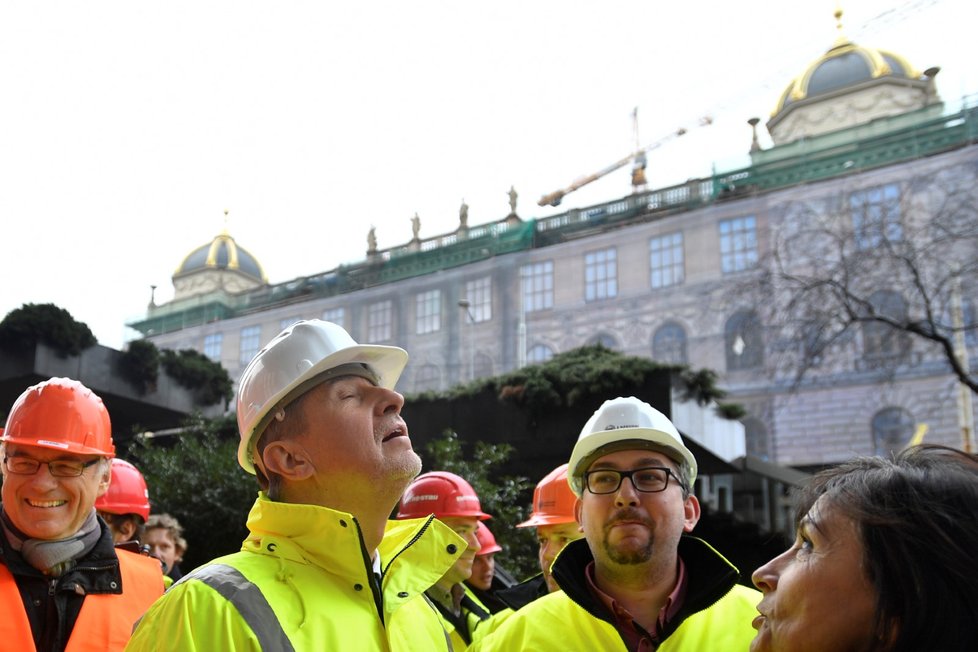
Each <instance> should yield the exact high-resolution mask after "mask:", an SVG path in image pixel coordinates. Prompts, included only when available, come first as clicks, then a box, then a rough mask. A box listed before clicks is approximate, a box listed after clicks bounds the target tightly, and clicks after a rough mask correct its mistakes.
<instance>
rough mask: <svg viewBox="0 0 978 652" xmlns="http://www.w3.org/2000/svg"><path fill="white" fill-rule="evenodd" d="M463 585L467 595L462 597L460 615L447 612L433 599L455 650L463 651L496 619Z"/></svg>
mask: <svg viewBox="0 0 978 652" xmlns="http://www.w3.org/2000/svg"><path fill="white" fill-rule="evenodd" d="M461 586H462V589H463V590H464V591H465V595H464V596H463V598H462V604H461V614H460V615H459V616H458V617H455V616H453V615H452V614H449V613H447V612H446V610H445V608H444V607H443V606H442V605H440V604H438V602H435V601H434V600H432V602H433V603H434V605H435V608H436V609H438V615H439V616H440V617H441V624H442V627H444V628H445V631H447V632H448V636H449V638H450V639H451V641H452V649H453V650H454V652H462V651H463V650H466V649H468V647H469V644H470V643H471V642H472V641H474V640H475V639H477V638H479V637H480V636H481V635H482V634H483V633H484V632H488V631H489V629H490V628H491V625H490V623H492V622H493V619H495V616H494V615H492V614H490V613H489V610H488V609H487V608H486V606H485V605H484V604H483V603H482V601H481V600H479V598H477V597H476V596H475V595H474V594H473V593H472V591H471V590H470V589H469V587H467V586H465V585H464V584H462V585H461Z"/></svg>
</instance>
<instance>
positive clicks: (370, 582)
mask: <svg viewBox="0 0 978 652" xmlns="http://www.w3.org/2000/svg"><path fill="white" fill-rule="evenodd" d="M248 529H249V531H250V534H249V536H248V538H247V539H246V540H245V542H244V544H243V545H242V549H241V551H240V552H237V553H234V554H231V555H227V556H225V557H221V558H219V559H216V560H214V561H213V562H211V563H210V564H208V565H206V566H204V567H202V568H199V569H197V570H195V571H194V572H193V573H190V574H189V575H186V576H184V577H183V578H182V579H181V580H180V581H178V582H176V583H175V584H174V585H173V586H172V587H171V588H170V589H169V590H168V591H167V593H166V595H165V596H164V597H163V599H161V600H159V601H158V602H157V603H156V604H155V605H154V606H153V608H152V609H150V611H149V612H148V613H147V614H146V616H145V617H144V618H143V620H142V621H141V622H140V624H139V627H137V629H136V631H135V633H134V634H133V638H132V641H130V644H129V647H128V648H127V649H128V650H146V651H156V650H181V651H184V650H186V651H188V652H193V651H194V650H200V651H202V652H203V651H205V650H206V651H208V652H210V651H211V650H235V651H236V652H238V651H242V650H254V651H255V652H257V651H258V650H264V651H265V652H269V651H273V650H283V651H286V650H297V651H302V650H446V649H449V648H448V639H447V636H446V633H445V630H444V629H443V628H442V626H441V622H440V619H439V615H438V613H437V612H436V611H435V609H434V607H433V606H432V605H431V604H430V603H429V602H428V600H427V599H426V598H425V596H424V591H425V590H427V589H428V587H430V586H432V585H433V584H434V583H435V582H436V581H437V580H438V579H440V578H441V577H442V575H444V574H445V573H446V572H447V571H448V570H449V568H450V567H451V566H452V565H453V564H454V563H455V560H456V559H457V558H458V557H459V556H460V555H461V554H462V552H463V551H464V550H465V547H466V544H465V541H464V540H463V539H462V538H461V537H459V536H458V535H456V534H455V533H454V532H452V531H451V529H450V528H448V527H447V526H446V525H444V524H443V523H441V522H439V521H436V520H435V519H433V518H430V517H429V518H427V519H410V520H404V521H391V522H389V523H388V525H387V531H386V533H385V536H384V540H383V541H382V542H381V545H380V550H379V552H380V559H381V562H382V564H383V569H382V570H383V580H382V583H381V584H378V582H377V580H376V578H375V575H374V573H373V565H372V562H371V560H370V557H369V555H368V554H367V552H366V550H365V549H364V546H363V538H362V535H361V533H360V527H359V525H358V523H357V522H356V519H354V518H353V516H351V515H350V514H348V513H345V512H339V511H336V510H332V509H328V508H325V507H318V506H314V505H297V504H289V503H278V502H272V501H269V500H268V499H267V498H266V497H265V496H264V494H261V495H259V498H258V500H257V501H256V502H255V505H254V507H252V510H251V513H250V514H249V517H248Z"/></svg>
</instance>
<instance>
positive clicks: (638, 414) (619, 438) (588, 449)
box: [567, 396, 696, 496]
mask: <svg viewBox="0 0 978 652" xmlns="http://www.w3.org/2000/svg"><path fill="white" fill-rule="evenodd" d="M642 448H647V449H649V450H655V451H659V452H661V453H663V454H665V455H668V456H669V457H671V458H672V459H673V460H675V461H676V462H677V463H679V464H680V465H682V466H684V467H686V470H687V471H688V472H689V484H690V487H687V488H688V489H689V488H692V484H693V482H694V481H695V480H696V458H695V457H693V454H692V453H691V452H689V449H688V448H686V445H685V444H683V438H682V437H680V436H679V431H678V430H676V426H674V425H672V421H670V420H669V419H668V418H667V417H666V415H664V414H662V413H661V412H659V411H658V410H656V409H655V408H654V407H652V406H651V405H649V404H648V403H644V402H642V401H640V400H638V399H637V398H635V397H634V396H629V397H627V398H623V397H618V398H616V399H612V400H610V401H605V402H604V404H603V405H602V406H601V407H599V408H598V410H597V412H595V413H594V414H593V415H591V418H590V419H588V422H587V423H586V424H584V429H583V430H581V434H580V436H579V437H578V438H577V443H576V444H575V445H574V450H573V451H572V452H571V458H570V463H569V464H568V470H569V473H568V474H567V480H568V482H569V483H570V486H571V489H573V490H574V493H575V494H577V495H578V496H580V495H581V492H582V491H583V490H584V472H585V471H587V469H588V467H589V466H590V465H591V463H592V462H594V460H596V459H597V458H599V457H601V456H603V455H607V454H608V453H613V452H615V451H620V450H632V449H642Z"/></svg>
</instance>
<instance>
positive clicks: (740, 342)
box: [723, 310, 764, 371]
mask: <svg viewBox="0 0 978 652" xmlns="http://www.w3.org/2000/svg"><path fill="white" fill-rule="evenodd" d="M723 336H724V345H725V346H724V348H725V349H726V353H727V371H738V370H740V369H754V368H755V367H759V366H761V364H762V363H763V362H764V345H763V342H762V339H761V321H760V320H759V319H758V318H757V313H755V312H754V311H753V310H741V311H740V312H738V313H735V314H734V315H733V316H732V317H731V318H730V319H728V320H727V324H726V326H724V329H723Z"/></svg>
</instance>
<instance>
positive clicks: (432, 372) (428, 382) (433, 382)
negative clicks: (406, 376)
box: [414, 364, 441, 392]
mask: <svg viewBox="0 0 978 652" xmlns="http://www.w3.org/2000/svg"><path fill="white" fill-rule="evenodd" d="M440 384H441V371H439V370H438V367H436V366H435V365H433V364H426V365H423V366H422V367H421V368H420V369H418V372H417V373H416V374H414V391H416V392H425V391H430V390H436V389H438V386H439V385H440Z"/></svg>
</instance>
